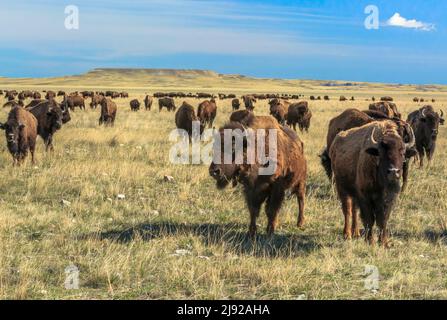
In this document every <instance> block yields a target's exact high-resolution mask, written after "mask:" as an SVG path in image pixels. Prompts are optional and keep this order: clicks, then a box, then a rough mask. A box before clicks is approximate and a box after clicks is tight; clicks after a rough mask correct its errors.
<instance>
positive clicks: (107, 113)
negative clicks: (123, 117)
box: [99, 98, 117, 126]
mask: <svg viewBox="0 0 447 320" xmlns="http://www.w3.org/2000/svg"><path fill="white" fill-rule="evenodd" d="M116 111H117V107H116V103H115V102H113V101H112V100H111V99H110V98H104V99H103V100H102V101H101V115H100V116H99V125H102V124H105V125H106V126H113V125H114V124H115V118H116Z"/></svg>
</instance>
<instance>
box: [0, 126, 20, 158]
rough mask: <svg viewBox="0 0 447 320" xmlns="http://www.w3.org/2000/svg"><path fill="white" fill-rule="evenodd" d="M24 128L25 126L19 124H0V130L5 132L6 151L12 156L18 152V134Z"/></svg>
mask: <svg viewBox="0 0 447 320" xmlns="http://www.w3.org/2000/svg"><path fill="white" fill-rule="evenodd" d="M24 128H25V125H24V124H23V123H20V122H19V123H17V122H7V123H4V124H1V123H0V129H2V130H5V136H6V142H7V144H8V149H9V151H10V152H11V153H12V154H13V155H16V154H17V153H18V152H19V142H20V133H21V131H22V130H23V129H24Z"/></svg>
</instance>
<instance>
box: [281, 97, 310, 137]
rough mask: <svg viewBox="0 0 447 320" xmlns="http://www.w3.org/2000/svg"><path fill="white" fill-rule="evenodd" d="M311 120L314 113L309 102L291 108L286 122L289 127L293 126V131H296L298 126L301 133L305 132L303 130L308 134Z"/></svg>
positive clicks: (301, 102) (293, 105) (299, 103)
mask: <svg viewBox="0 0 447 320" xmlns="http://www.w3.org/2000/svg"><path fill="white" fill-rule="evenodd" d="M311 118H312V112H311V111H310V110H309V105H308V103H307V101H300V102H297V103H293V104H291V105H290V106H289V109H288V111H287V117H286V120H287V125H288V126H292V127H293V130H295V131H296V125H297V124H298V126H299V129H300V131H301V132H303V130H306V132H308V131H309V128H310V120H311Z"/></svg>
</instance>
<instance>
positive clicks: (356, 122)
mask: <svg viewBox="0 0 447 320" xmlns="http://www.w3.org/2000/svg"><path fill="white" fill-rule="evenodd" d="M371 112H374V114H373V115H370V114H369V113H371ZM385 120H393V122H394V123H396V125H397V126H398V133H399V135H400V136H401V137H402V138H403V140H404V141H405V142H407V146H408V147H409V148H408V149H407V150H406V154H405V158H406V161H405V163H404V168H403V174H402V178H403V179H402V180H403V184H402V191H403V190H405V188H406V185H407V182H408V170H409V160H410V159H411V158H412V157H413V156H414V155H415V154H416V151H415V149H414V133H413V130H412V129H411V126H410V125H409V124H408V123H406V122H404V121H402V120H400V119H397V118H394V119H389V118H388V117H386V116H385V115H384V114H383V113H380V112H379V111H370V110H369V111H366V112H362V111H360V110H357V109H347V110H345V111H343V112H342V113H341V114H340V115H338V116H336V117H335V118H333V119H332V120H331V121H330V122H329V128H328V133H327V137H326V149H325V150H324V151H323V153H322V154H321V155H320V158H321V164H322V165H323V167H324V169H325V171H326V174H327V176H328V178H329V179H332V164H331V158H330V155H329V150H330V147H331V145H332V142H333V141H334V139H335V137H336V136H337V134H338V133H340V132H342V131H346V130H349V129H352V128H358V127H361V126H363V125H366V124H369V123H372V122H374V121H385Z"/></svg>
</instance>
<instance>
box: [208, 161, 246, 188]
mask: <svg viewBox="0 0 447 320" xmlns="http://www.w3.org/2000/svg"><path fill="white" fill-rule="evenodd" d="M238 169H239V166H237V165H235V164H234V163H232V164H216V163H214V162H212V163H211V165H210V168H209V173H210V176H211V177H213V178H214V179H215V180H216V186H217V188H218V189H224V188H225V187H226V186H228V184H229V183H230V182H231V181H234V180H235V178H236V175H237V172H238Z"/></svg>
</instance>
